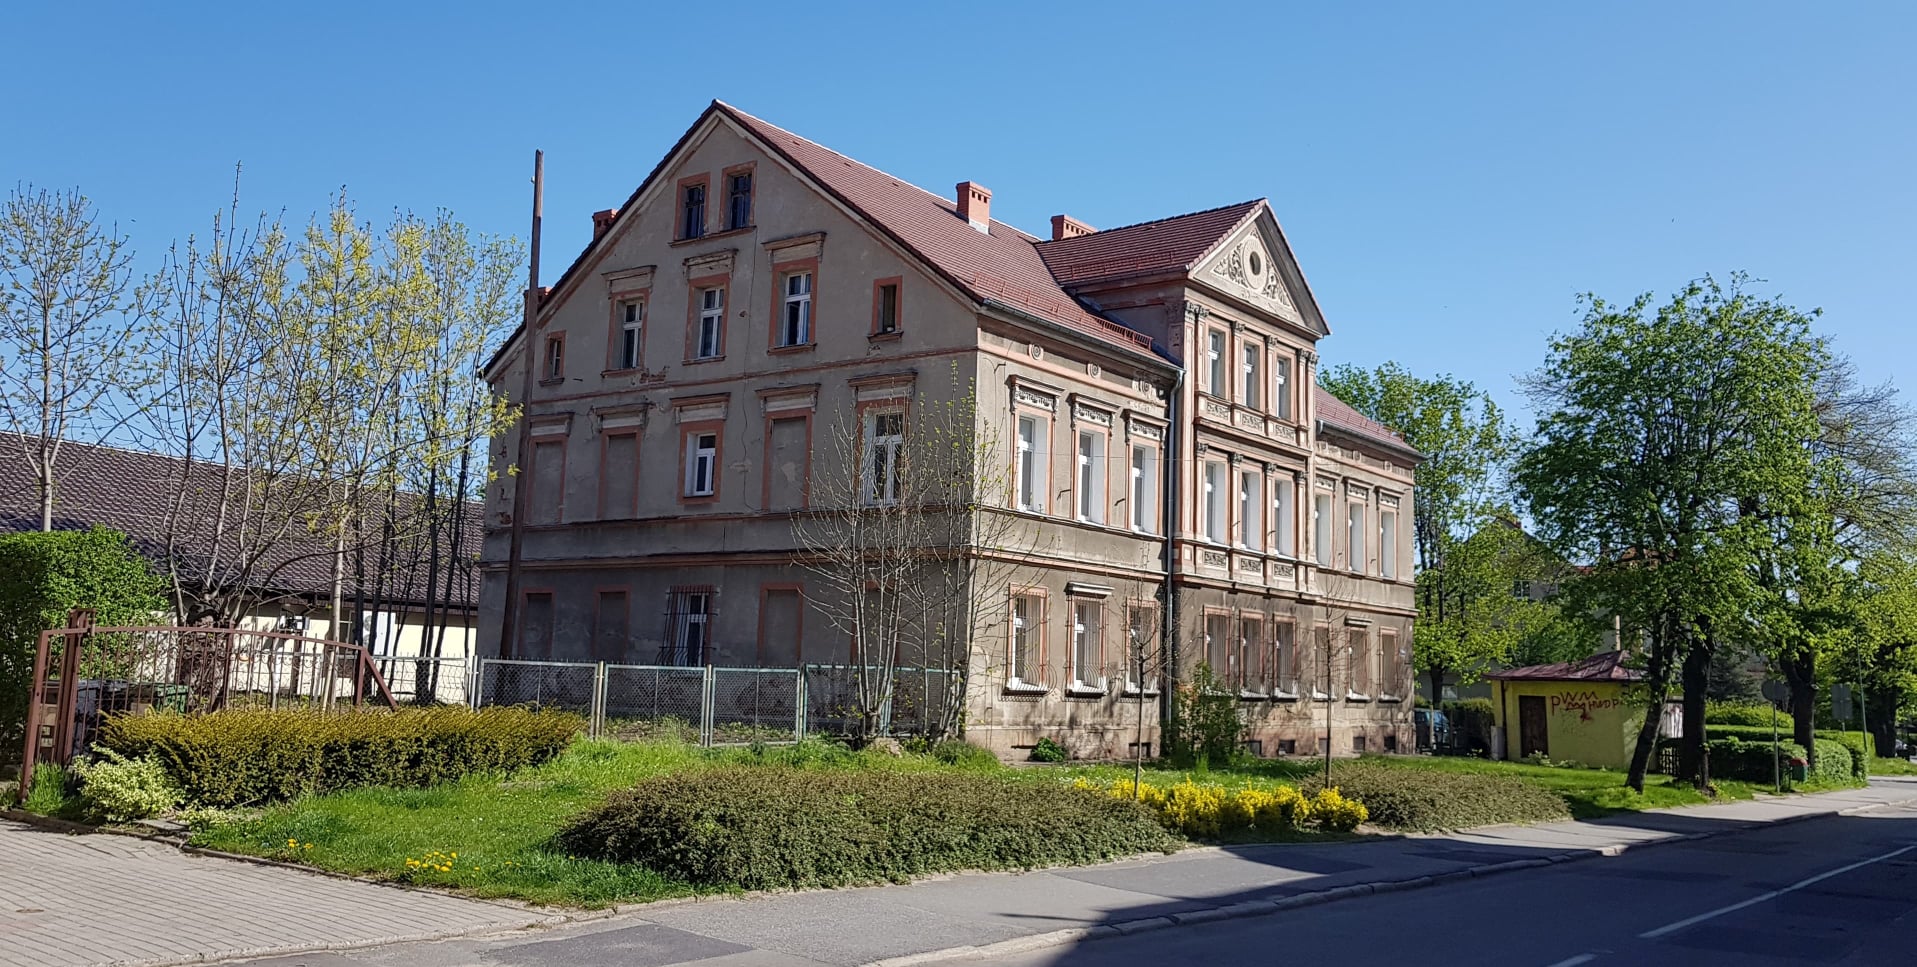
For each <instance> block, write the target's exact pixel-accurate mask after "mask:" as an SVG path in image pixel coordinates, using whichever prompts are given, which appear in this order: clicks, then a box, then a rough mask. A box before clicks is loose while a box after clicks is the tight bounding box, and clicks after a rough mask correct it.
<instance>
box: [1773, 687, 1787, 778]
mask: <svg viewBox="0 0 1917 967" xmlns="http://www.w3.org/2000/svg"><path fill="white" fill-rule="evenodd" d="M1771 783H1772V784H1773V785H1775V786H1776V787H1777V793H1778V795H1783V793H1784V766H1783V764H1782V763H1780V762H1778V761H1777V703H1776V702H1772V703H1771Z"/></svg>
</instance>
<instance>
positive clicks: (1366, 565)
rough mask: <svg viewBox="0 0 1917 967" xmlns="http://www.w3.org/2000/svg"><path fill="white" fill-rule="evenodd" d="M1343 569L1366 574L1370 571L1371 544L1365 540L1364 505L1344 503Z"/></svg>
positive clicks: (1355, 502) (1350, 502)
mask: <svg viewBox="0 0 1917 967" xmlns="http://www.w3.org/2000/svg"><path fill="white" fill-rule="evenodd" d="M1345 529H1346V532H1347V533H1346V534H1345V569H1346V570H1349V571H1357V572H1359V573H1361V574H1368V573H1370V570H1371V561H1370V559H1369V558H1370V551H1371V542H1370V541H1369V540H1366V539H1365V505H1364V504H1362V503H1360V502H1358V501H1355V500H1353V501H1347V502H1346V503H1345Z"/></svg>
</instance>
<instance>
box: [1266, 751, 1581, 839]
mask: <svg viewBox="0 0 1917 967" xmlns="http://www.w3.org/2000/svg"><path fill="white" fill-rule="evenodd" d="M1331 784H1332V785H1333V786H1335V787H1336V788H1338V789H1339V790H1341V791H1342V792H1343V793H1344V794H1345V795H1346V796H1347V797H1349V798H1352V799H1356V800H1357V801H1359V802H1361V803H1364V804H1365V809H1366V810H1367V811H1368V812H1369V813H1370V822H1371V823H1372V824H1373V825H1377V826H1384V827H1387V828H1390V829H1404V830H1417V831H1429V830H1437V829H1465V828H1467V827H1471V826H1489V825H1492V824H1494V823H1540V822H1552V821H1554V820H1559V819H1569V818H1571V811H1570V809H1568V808H1567V807H1566V806H1565V804H1564V799H1563V797H1561V796H1559V795H1558V794H1557V793H1554V792H1552V791H1550V790H1549V789H1546V788H1544V787H1543V786H1539V785H1537V784H1535V783H1531V782H1526V781H1525V780H1524V779H1522V778H1520V777H1518V776H1498V775H1487V774H1483V773H1474V772H1452V771H1449V770H1437V769H1430V770H1426V769H1409V768H1393V767H1391V766H1384V765H1378V764H1375V763H1371V762H1365V761H1363V760H1359V761H1357V762H1345V763H1339V764H1338V765H1337V766H1335V767H1334V768H1333V769H1332V772H1331ZM1323 785H1324V780H1323V779H1322V778H1314V779H1312V780H1310V781H1308V782H1306V783H1305V785H1304V787H1303V788H1302V789H1301V790H1300V791H1302V792H1304V793H1306V794H1307V795H1311V794H1315V793H1316V792H1317V791H1318V789H1320V788H1321V787H1322V786H1323Z"/></svg>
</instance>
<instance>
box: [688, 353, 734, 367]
mask: <svg viewBox="0 0 1917 967" xmlns="http://www.w3.org/2000/svg"><path fill="white" fill-rule="evenodd" d="M725 358H726V354H725V353H720V354H719V355H717V356H694V357H692V358H691V359H687V360H683V361H682V362H681V364H682V365H685V366H697V365H699V364H700V363H719V362H724V361H725Z"/></svg>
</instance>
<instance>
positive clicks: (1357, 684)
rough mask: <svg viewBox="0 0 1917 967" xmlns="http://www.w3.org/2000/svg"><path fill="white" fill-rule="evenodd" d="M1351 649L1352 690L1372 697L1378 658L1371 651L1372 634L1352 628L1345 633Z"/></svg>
mask: <svg viewBox="0 0 1917 967" xmlns="http://www.w3.org/2000/svg"><path fill="white" fill-rule="evenodd" d="M1345 637H1346V639H1347V640H1348V641H1349V642H1350V647H1351V690H1352V691H1353V692H1356V693H1357V694H1359V695H1363V696H1366V697H1370V695H1371V683H1372V681H1373V680H1374V679H1373V673H1374V670H1375V669H1376V667H1377V666H1376V662H1377V660H1378V659H1377V656H1376V655H1374V654H1372V651H1371V632H1369V631H1366V630H1364V629H1362V628H1350V629H1347V630H1346V632H1345Z"/></svg>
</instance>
